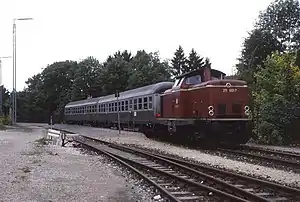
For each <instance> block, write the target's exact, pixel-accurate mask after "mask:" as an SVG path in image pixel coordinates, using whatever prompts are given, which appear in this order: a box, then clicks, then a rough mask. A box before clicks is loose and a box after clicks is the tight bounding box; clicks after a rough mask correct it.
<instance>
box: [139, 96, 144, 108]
mask: <svg viewBox="0 0 300 202" xmlns="http://www.w3.org/2000/svg"><path fill="white" fill-rule="evenodd" d="M141 109H143V99H142V98H139V110H141Z"/></svg>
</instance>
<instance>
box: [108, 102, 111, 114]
mask: <svg viewBox="0 0 300 202" xmlns="http://www.w3.org/2000/svg"><path fill="white" fill-rule="evenodd" d="M108 112H111V104H110V103H108Z"/></svg>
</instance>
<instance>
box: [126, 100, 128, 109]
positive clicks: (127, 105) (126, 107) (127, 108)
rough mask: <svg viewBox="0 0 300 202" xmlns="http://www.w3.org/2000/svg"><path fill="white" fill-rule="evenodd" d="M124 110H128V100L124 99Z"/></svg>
mask: <svg viewBox="0 0 300 202" xmlns="http://www.w3.org/2000/svg"><path fill="white" fill-rule="evenodd" d="M125 111H128V100H126V101H125Z"/></svg>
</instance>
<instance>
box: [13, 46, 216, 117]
mask: <svg viewBox="0 0 300 202" xmlns="http://www.w3.org/2000/svg"><path fill="white" fill-rule="evenodd" d="M204 65H210V62H209V59H208V58H206V59H204V58H203V57H200V56H199V55H198V54H197V52H196V51H195V50H194V49H192V50H191V52H190V54H189V57H188V58H186V56H185V55H184V51H183V48H182V47H181V46H179V48H178V49H177V50H176V51H175V54H174V57H173V59H172V63H171V64H170V63H169V62H168V61H167V60H162V59H161V58H160V57H159V54H158V52H155V53H147V52H146V51H144V50H139V51H137V53H136V54H135V55H132V53H130V52H129V51H127V50H125V51H123V52H120V51H118V52H116V53H115V54H114V55H111V56H109V57H108V58H107V59H106V60H105V61H104V62H103V63H100V62H99V61H98V60H97V59H95V58H94V57H88V58H86V59H84V60H82V61H79V62H77V61H61V62H55V63H53V64H51V65H48V66H47V67H46V68H44V69H43V71H42V72H41V73H39V74H37V75H34V76H33V77H31V78H29V79H28V80H27V81H26V84H27V86H28V87H27V88H26V89H24V90H23V91H22V92H18V96H17V106H18V110H17V120H18V121H28V122H41V121H42V122H47V121H49V117H50V116H51V115H52V116H53V117H55V120H56V121H61V120H62V119H63V109H64V106H65V105H66V104H67V103H68V102H70V101H75V100H81V99H86V98H88V97H98V96H104V95H108V94H113V93H115V91H116V90H119V91H125V90H129V89H133V88H137V87H141V86H145V85H149V84H153V83H156V82H160V81H171V80H172V78H173V77H174V76H177V75H179V74H182V73H185V72H188V71H190V70H195V69H198V68H202V67H203V66H204Z"/></svg>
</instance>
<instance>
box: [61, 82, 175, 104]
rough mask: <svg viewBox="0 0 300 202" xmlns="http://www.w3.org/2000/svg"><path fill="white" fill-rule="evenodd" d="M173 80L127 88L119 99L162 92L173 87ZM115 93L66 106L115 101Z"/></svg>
mask: <svg viewBox="0 0 300 202" xmlns="http://www.w3.org/2000/svg"><path fill="white" fill-rule="evenodd" d="M173 84H174V83H173V82H160V83H155V84H151V85H148V86H143V87H140V88H135V89H131V90H127V91H124V92H120V97H119V99H127V98H131V97H139V96H145V95H151V94H155V93H162V92H164V91H165V90H167V89H170V88H172V86H173ZM115 100H116V98H115V94H111V95H107V96H103V97H96V98H90V99H85V100H78V101H74V102H70V103H68V104H67V105H66V108H69V107H80V106H84V105H91V104H96V103H103V102H109V101H115Z"/></svg>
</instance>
